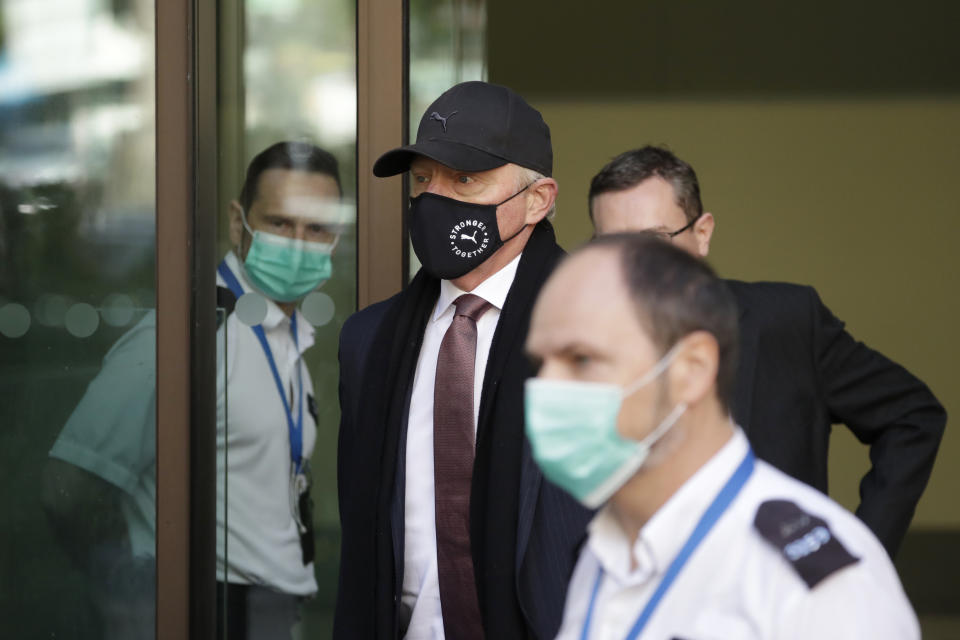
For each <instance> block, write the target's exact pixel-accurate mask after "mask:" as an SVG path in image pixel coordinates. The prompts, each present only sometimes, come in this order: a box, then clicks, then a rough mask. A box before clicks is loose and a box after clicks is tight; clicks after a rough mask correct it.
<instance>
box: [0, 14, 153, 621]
mask: <svg viewBox="0 0 960 640" xmlns="http://www.w3.org/2000/svg"><path fill="white" fill-rule="evenodd" d="M153 14H154V4H153V2H150V1H146V0H125V1H123V2H100V1H99V0H0V470H2V477H0V483H2V485H3V487H4V491H3V492H0V511H2V512H3V514H4V526H3V527H0V567H3V569H2V573H3V579H2V580H0V602H3V604H4V605H5V609H4V611H5V615H4V616H3V619H2V620H0V636H2V637H4V638H51V637H56V638H61V637H71V638H124V639H138V638H152V637H153V634H154V623H153V620H154V617H155V616H154V573H155V560H154V556H155V551H154V549H155V543H154V531H155V523H154V514H155V494H156V477H155V453H154V452H155V439H154V435H155V429H154V412H153V407H154V403H155V388H154V370H155V367H154V333H155V329H154V326H155V314H154V312H153V311H152V310H151V308H152V306H153V304H154V291H153V286H154V285H153V283H154V276H155V274H154V247H155V239H154V224H155V222H154V219H155V216H154V184H155V171H154V106H153V105H154V101H153V87H154V25H153Z"/></svg>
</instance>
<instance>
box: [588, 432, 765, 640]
mask: <svg viewBox="0 0 960 640" xmlns="http://www.w3.org/2000/svg"><path fill="white" fill-rule="evenodd" d="M753 463H754V456H753V450H752V449H747V455H746V456H744V458H743V462H741V463H740V466H739V467H737V470H736V471H734V472H733V475H732V476H730V479H729V480H727V483H726V484H725V485H723V488H722V489H720V493H718V494H717V497H716V498H714V499H713V502H712V503H710V506H709V507H707V510H706V511H704V512H703V515H702V516H700V522H698V523H697V526H696V528H695V529H694V530H693V533H691V534H690V537H689V538H688V539H687V541H686V543H684V545H683V548H681V549H680V553H678V554H677V557H676V558H674V559H673V562H671V563H670V566H669V567H667V571H666V573H665V574H664V575H663V580H661V581H660V584H659V585H658V586H657V590H656V591H654V592H653V595H652V596H651V597H650V601H649V602H647V606H645V607H644V608H643V611H642V612H640V617H638V618H637V621H636V622H634V623H633V627H631V628H630V632H629V633H627V640H635V638H637V637H638V636H639V635H640V632H641V631H643V628H644V627H645V626H646V625H647V622H649V620H650V617H651V616H652V615H653V612H654V611H655V610H656V608H657V605H659V604H660V601H661V600H662V599H663V596H664V594H665V593H666V592H667V590H668V589H669V588H670V587H671V586H672V585H673V581H674V580H676V578H677V576H678V575H680V571H681V570H682V569H683V566H684V565H685V564H686V563H687V560H689V559H690V556H691V555H692V554H693V552H694V550H695V549H696V548H697V545H699V544H700V543H701V542H702V541H703V539H704V538H705V537H707V534H708V533H710V530H711V529H712V528H713V525H715V524H716V523H717V520H719V519H720V516H722V515H723V512H724V511H726V510H727V507H729V506H730V503H732V502H733V499H734V498H736V497H737V494H738V493H740V489H742V488H743V485H745V484H746V483H747V480H748V479H749V478H750V474H751V473H753ZM601 582H603V567H600V568H599V569H598V570H597V579H596V581H595V582H594V583H593V594H592V595H591V596H590V607H589V608H588V609H587V618H586V620H584V621H583V631H582V632H581V634H580V640H587V638H588V637H589V631H590V623H591V621H592V618H593V608H594V606H595V605H596V603H597V594H598V593H599V592H600V583H601Z"/></svg>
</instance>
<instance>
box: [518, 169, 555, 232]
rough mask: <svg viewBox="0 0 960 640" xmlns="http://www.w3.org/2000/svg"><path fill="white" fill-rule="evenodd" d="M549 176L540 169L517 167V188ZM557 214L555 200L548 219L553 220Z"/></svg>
mask: <svg viewBox="0 0 960 640" xmlns="http://www.w3.org/2000/svg"><path fill="white" fill-rule="evenodd" d="M546 177H547V176H545V175H543V174H542V173H540V172H538V171H534V170H533V169H528V168H526V167H521V166H518V167H517V190H520V189H525V188H527V187H529V186H530V185H531V184H533V183H534V182H536V181H537V180H543V179H544V178H546ZM556 214H557V202H556V201H554V202H553V204H552V205H550V211H547V216H546V218H547V220H553V217H554V216H555V215H556Z"/></svg>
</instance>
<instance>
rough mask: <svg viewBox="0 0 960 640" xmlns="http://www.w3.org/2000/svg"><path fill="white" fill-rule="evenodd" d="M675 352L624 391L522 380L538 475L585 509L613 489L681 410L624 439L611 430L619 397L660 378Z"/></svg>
mask: <svg viewBox="0 0 960 640" xmlns="http://www.w3.org/2000/svg"><path fill="white" fill-rule="evenodd" d="M675 354H676V347H674V348H673V349H671V350H670V351H669V352H667V354H666V355H665V356H664V357H663V358H661V359H660V361H659V362H658V363H657V364H655V365H654V366H653V368H652V369H651V370H650V371H648V372H647V373H646V374H645V375H644V376H642V377H641V378H640V379H639V380H637V381H635V382H634V383H633V384H631V385H629V386H628V387H627V388H626V389H624V388H623V387H619V386H617V385H614V384H601V383H596V382H576V381H569V380H547V379H541V378H531V379H529V380H527V383H526V389H525V412H526V431H527V438H528V439H529V440H530V446H531V448H532V450H533V457H534V459H535V460H536V461H537V464H538V465H540V469H541V470H542V471H543V475H545V476H546V477H547V479H548V480H550V481H551V482H553V483H554V484H556V485H558V486H559V487H561V488H563V489H565V490H566V491H567V492H568V493H570V494H571V495H572V496H573V497H574V498H576V499H577V500H579V501H580V502H581V503H582V504H584V505H586V506H587V507H589V508H591V509H594V508H596V507H599V506H600V505H601V504H603V503H604V502H606V501H607V500H608V499H609V498H610V496H612V495H613V494H614V493H616V491H617V490H618V489H619V488H620V487H622V486H623V485H624V483H626V481H627V480H629V479H630V478H631V477H632V476H633V474H635V473H636V472H637V471H638V470H639V469H640V467H642V466H643V463H644V462H645V461H646V459H647V456H648V455H649V454H650V447H652V446H653V444H654V443H655V442H656V441H657V440H659V439H660V438H661V437H662V436H663V434H665V433H666V432H667V431H668V430H669V429H670V427H672V426H673V425H674V423H675V422H676V421H677V419H678V418H680V416H681V415H683V412H684V411H686V409H687V406H686V405H685V404H679V405H677V406H676V407H674V409H673V411H671V412H670V413H669V414H668V415H667V416H666V417H665V418H664V419H663V420H661V421H660V424H658V425H657V427H656V428H655V429H654V430H653V431H651V432H650V434H649V435H648V436H647V437H646V438H644V439H643V440H639V441H637V440H628V439H626V438H624V437H622V436H621V435H620V433H619V432H618V431H617V417H618V416H619V415H620V407H621V405H622V404H623V399H624V398H625V397H627V396H629V395H631V394H633V393H635V392H636V391H638V390H639V389H640V388H641V387H643V386H645V385H647V384H648V383H650V382H651V381H653V380H654V379H656V378H657V377H658V376H660V374H662V373H663V372H664V371H665V370H666V369H667V367H668V366H669V364H670V362H671V361H672V360H673V357H674V355H675Z"/></svg>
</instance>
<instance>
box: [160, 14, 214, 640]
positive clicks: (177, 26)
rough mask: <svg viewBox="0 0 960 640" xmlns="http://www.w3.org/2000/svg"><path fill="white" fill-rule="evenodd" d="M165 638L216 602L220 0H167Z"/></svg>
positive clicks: (188, 632)
mask: <svg viewBox="0 0 960 640" xmlns="http://www.w3.org/2000/svg"><path fill="white" fill-rule="evenodd" d="M155 11H156V15H155V18H156V34H155V38H156V47H155V54H156V58H155V59H156V96H157V98H156V188H157V191H156V225H157V226H156V240H157V258H156V274H157V275H156V287H157V381H156V384H157V389H156V391H157V415H156V418H157V471H156V473H157V505H156V507H157V519H156V522H157V528H156V532H157V533H156V535H157V538H156V545H157V551H156V552H157V583H156V587H157V591H156V596H157V600H156V602H157V618H156V637H157V638H158V640H183V639H185V638H204V639H206V638H212V637H213V636H214V623H215V618H214V614H215V606H216V587H215V572H216V538H215V536H216V519H215V518H216V514H215V509H216V477H215V474H216V402H215V395H214V385H215V384H216V383H215V380H216V347H215V341H214V340H211V339H210V336H213V335H215V333H216V316H215V314H216V309H215V300H216V294H215V279H214V268H215V251H216V240H215V239H216V235H215V224H216V215H215V212H216V184H217V183H216V175H217V173H216V148H217V147H216V130H217V129H216V122H217V121H216V3H214V2H197V1H196V0H157V1H156V3H155Z"/></svg>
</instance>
